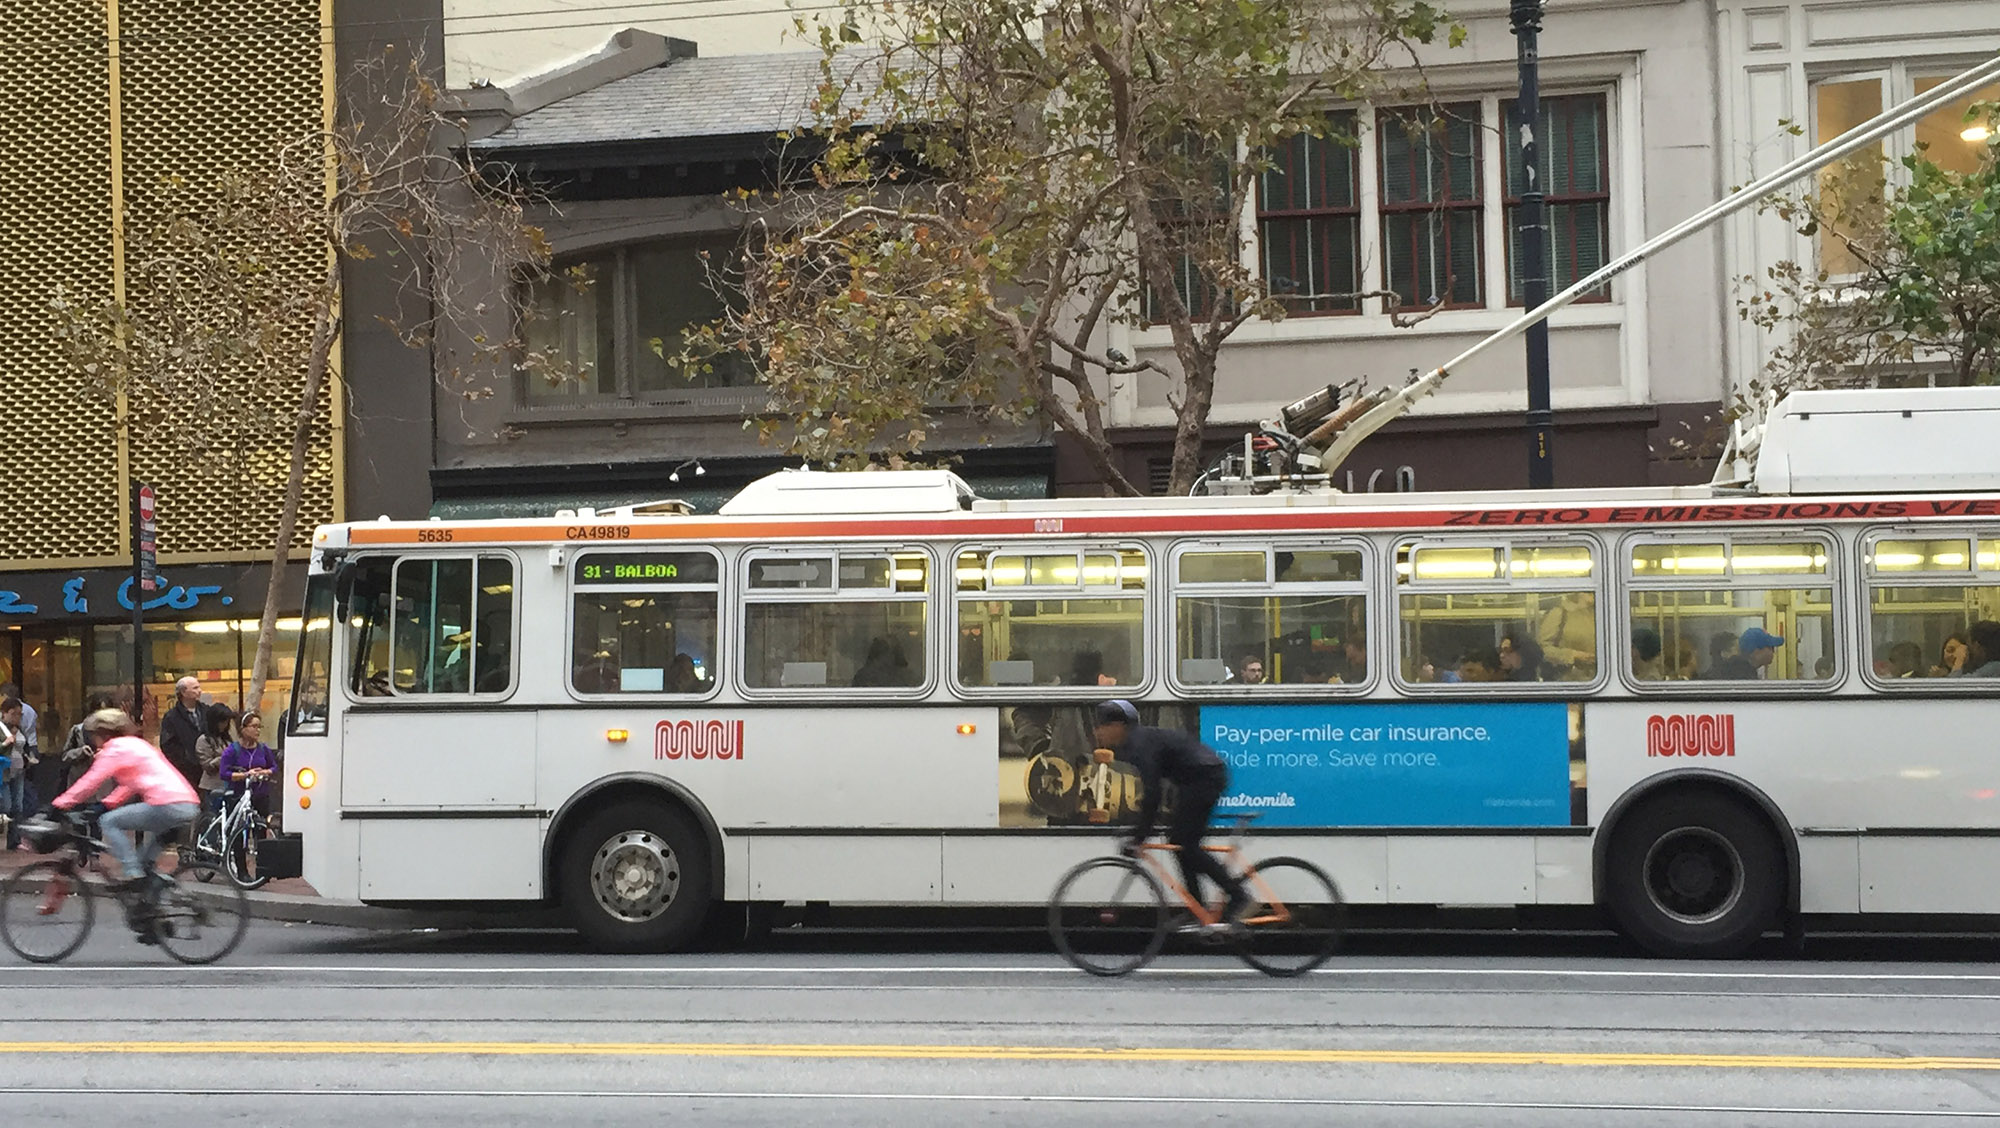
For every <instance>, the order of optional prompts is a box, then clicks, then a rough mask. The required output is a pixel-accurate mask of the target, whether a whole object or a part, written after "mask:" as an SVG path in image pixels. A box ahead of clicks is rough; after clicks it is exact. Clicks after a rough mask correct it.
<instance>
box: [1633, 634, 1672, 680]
mask: <svg viewBox="0 0 2000 1128" xmlns="http://www.w3.org/2000/svg"><path fill="white" fill-rule="evenodd" d="M1632 676H1633V677H1634V678H1636V679H1638V680H1639V681H1665V680H1667V672H1666V670H1665V669H1664V668H1663V667H1662V666H1661V664H1660V632H1658V631H1656V630H1654V629H1653V628H1651V627H1636V628H1634V629H1633V631H1632Z"/></svg>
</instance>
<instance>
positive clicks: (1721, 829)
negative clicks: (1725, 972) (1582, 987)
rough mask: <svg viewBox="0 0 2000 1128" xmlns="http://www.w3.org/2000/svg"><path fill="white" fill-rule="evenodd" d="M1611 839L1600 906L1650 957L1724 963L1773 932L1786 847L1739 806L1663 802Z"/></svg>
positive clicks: (1695, 799)
mask: <svg viewBox="0 0 2000 1128" xmlns="http://www.w3.org/2000/svg"><path fill="white" fill-rule="evenodd" d="M1612 833H1613V837H1612V840H1611V848H1610V851H1609V853H1608V856H1607V858H1606V863H1607V866H1608V870H1607V872H1606V874H1605V901H1606V905H1607V907H1608V908H1609V909H1610V910H1611V915H1612V916H1613V918H1615V919H1616V920H1617V922H1618V926H1619V928H1620V929H1621V930H1622V931H1623V932H1624V933H1625V935H1627V936H1629V937H1631V938H1632V940H1634V941H1635V942H1637V943H1638V944H1639V946H1640V947H1642V948H1645V949H1646V950H1647V951H1649V952H1651V953H1653V954H1654V955H1659V956H1673V957H1681V958H1693V959H1729V958H1731V957H1734V956H1740V955H1742V954H1743V953H1744V951H1746V950H1747V949H1748V948H1749V947H1750V945H1752V944H1754V943H1756V941H1757V938H1758V937H1760V936H1762V935H1763V934H1764V933H1765V932H1766V931H1767V930H1769V929H1770V928H1772V927H1774V926H1776V925H1777V923H1778V918H1779V914H1780V912H1781V911H1782V909H1783V905H1784V896H1785V853H1784V847H1783V846H1782V845H1781V844H1780V842H1779V841H1778V836H1777V833H1776V832H1775V831H1774V830H1773V829H1772V828H1771V826H1770V824H1769V823H1768V822H1766V821H1765V820H1764V819H1763V818H1762V817H1761V816H1760V815H1759V814H1757V813H1756V812H1755V811H1753V810H1751V809H1750V807H1749V806H1748V805H1746V804H1744V803H1743V802H1741V801H1739V800H1736V799H1731V798H1727V797H1724V796H1720V795H1713V794H1700V793H1684V794H1677V795H1665V796H1661V797H1660V798H1658V799H1655V800H1652V801H1650V802H1647V803H1646V804H1645V805H1644V806H1642V807H1640V808H1639V809H1638V810H1635V811H1633V812H1632V813H1631V814H1629V815H1627V816H1626V817H1625V818H1624V819H1623V820H1621V821H1620V822H1619V824H1618V826H1617V828H1616V829H1615V830H1614V831H1613V832H1612Z"/></svg>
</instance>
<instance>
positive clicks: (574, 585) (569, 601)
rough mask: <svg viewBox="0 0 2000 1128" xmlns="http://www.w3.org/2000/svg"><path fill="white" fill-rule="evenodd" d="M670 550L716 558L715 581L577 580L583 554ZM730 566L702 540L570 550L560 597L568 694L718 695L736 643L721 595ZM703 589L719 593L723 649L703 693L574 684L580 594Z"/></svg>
mask: <svg viewBox="0 0 2000 1128" xmlns="http://www.w3.org/2000/svg"><path fill="white" fill-rule="evenodd" d="M668 552H676V553H689V554H699V555H704V556H708V557H711V558H713V559H714V561H715V582H714V583H713V584H685V585H676V586H659V587H649V586H646V585H644V584H593V583H580V582H578V581H577V580H576V579H575V576H576V568H577V564H578V563H579V562H581V561H582V560H583V559H584V558H585V557H589V556H595V555H599V554H603V555H608V556H636V555H640V554H643V553H668ZM728 567H729V565H728V562H727V561H726V560H724V559H723V557H722V554H721V553H720V552H717V551H716V550H715V549H712V548H705V547H702V546H699V545H689V544H665V545H644V546H634V545H625V546H621V547H609V546H606V547H601V548H592V547H581V546H579V547H578V548H577V549H576V550H575V551H573V552H571V553H570V554H569V555H568V556H567V557H566V559H565V560H564V570H565V571H566V572H568V573H569V579H568V587H567V589H566V590H565V591H564V592H563V597H562V598H563V628H564V630H563V646H564V650H563V655H564V657H563V660H562V665H563V688H565V689H567V690H568V691H569V693H570V696H572V697H574V698H576V699H577V700H579V701H602V702H625V701H651V700H662V701H672V702H676V703H686V702H694V701H707V700H709V699H710V698H712V697H714V696H715V695H716V694H718V693H720V692H722V681H723V671H725V670H726V669H728V668H729V663H728V661H727V659H726V651H727V648H728V647H729V646H730V644H731V642H732V640H731V638H730V636H729V623H728V614H727V612H728V604H727V602H726V601H725V600H724V598H723V597H724V595H725V594H726V591H727V587H728V585H727V584H726V583H725V582H724V580H725V578H726V577H727V576H728V574H729V573H728ZM701 591H705V592H708V593H709V594H711V595H713V596H715V645H716V648H717V649H718V650H724V651H725V655H723V656H718V660H717V661H716V662H715V664H714V667H713V672H712V675H711V676H710V677H709V679H708V689H707V690H705V691H703V692H701V693H670V692H668V691H666V690H658V691H653V690H645V691H635V692H631V693H625V692H622V691H621V692H617V693H585V692H583V691H582V690H580V689H578V688H576V597H577V596H578V595H579V594H584V595H595V594H600V593H602V594H611V593H619V594H625V595H635V594H636V595H658V594H661V593H668V592H701Z"/></svg>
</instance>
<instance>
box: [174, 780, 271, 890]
mask: <svg viewBox="0 0 2000 1128" xmlns="http://www.w3.org/2000/svg"><path fill="white" fill-rule="evenodd" d="M264 774H266V775H268V773H264ZM269 834H270V823H269V822H267V821H266V820H265V818H264V816H263V815H262V814H260V813H259V812H258V810H257V808H256V806H255V804H254V802H253V800H252V799H251V795H250V788H249V787H247V786H245V787H243V788H242V789H241V790H239V791H238V792H237V794H236V798H235V799H234V800H231V801H230V802H229V803H228V804H226V805H225V806H224V807H223V808H222V809H221V810H219V811H217V812H216V813H215V814H214V815H213V816H211V817H210V818H209V820H208V822H207V823H206V824H204V825H203V826H202V828H201V832H200V833H198V834H196V835H195V839H194V845H193V846H192V847H191V848H190V854H189V857H190V858H191V860H193V861H196V862H199V863H201V864H202V865H203V866H205V867H212V868H205V869H202V870H201V871H200V874H199V876H198V877H197V880H199V881H202V882H208V881H213V880H214V879H215V874H216V872H217V871H220V872H222V873H225V874H228V875H229V880H230V881H232V882H234V883H235V884H236V887H237V888H239V889H258V888H262V887H263V886H264V885H265V884H266V883H268V882H269V881H270V880H271V878H270V875H268V874H265V873H263V872H261V870H260V868H259V866H258V865H257V844H258V843H259V842H262V841H263V840H264V839H265V837H267V836H268V835H269Z"/></svg>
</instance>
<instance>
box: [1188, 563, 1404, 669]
mask: <svg viewBox="0 0 2000 1128" xmlns="http://www.w3.org/2000/svg"><path fill="white" fill-rule="evenodd" d="M1361 561H1362V556H1361V553H1360V552H1359V551H1358V550H1355V549H1347V548H1341V549H1329V548H1320V547H1310V548H1308V547H1298V548H1294V547H1289V546H1286V547H1279V548H1272V549H1266V548H1241V547H1236V546H1227V547H1217V548H1214V549H1207V548H1204V549H1200V550H1188V551H1183V552H1182V553H1181V554H1180V556H1179V557H1178V558H1177V559H1176V561H1175V569H1174V599H1173V604H1174V667H1173V672H1174V675H1175V680H1177V681H1178V682H1180V684H1182V685H1184V686H1187V687H1189V688H1190V689H1193V690H1195V691H1199V690H1201V689H1202V688H1204V687H1207V686H1225V685H1226V686H1235V687H1245V688H1249V689H1252V690H1253V691H1254V690H1255V689H1256V688H1257V687H1264V688H1266V689H1268V688H1270V687H1275V686H1281V685H1292V686H1299V685H1319V686H1325V685H1351V686H1358V685H1361V684H1363V683H1365V682H1366V681H1367V680H1368V614H1367V595H1366V590H1365V589H1364V588H1363V587H1362V565H1361Z"/></svg>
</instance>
